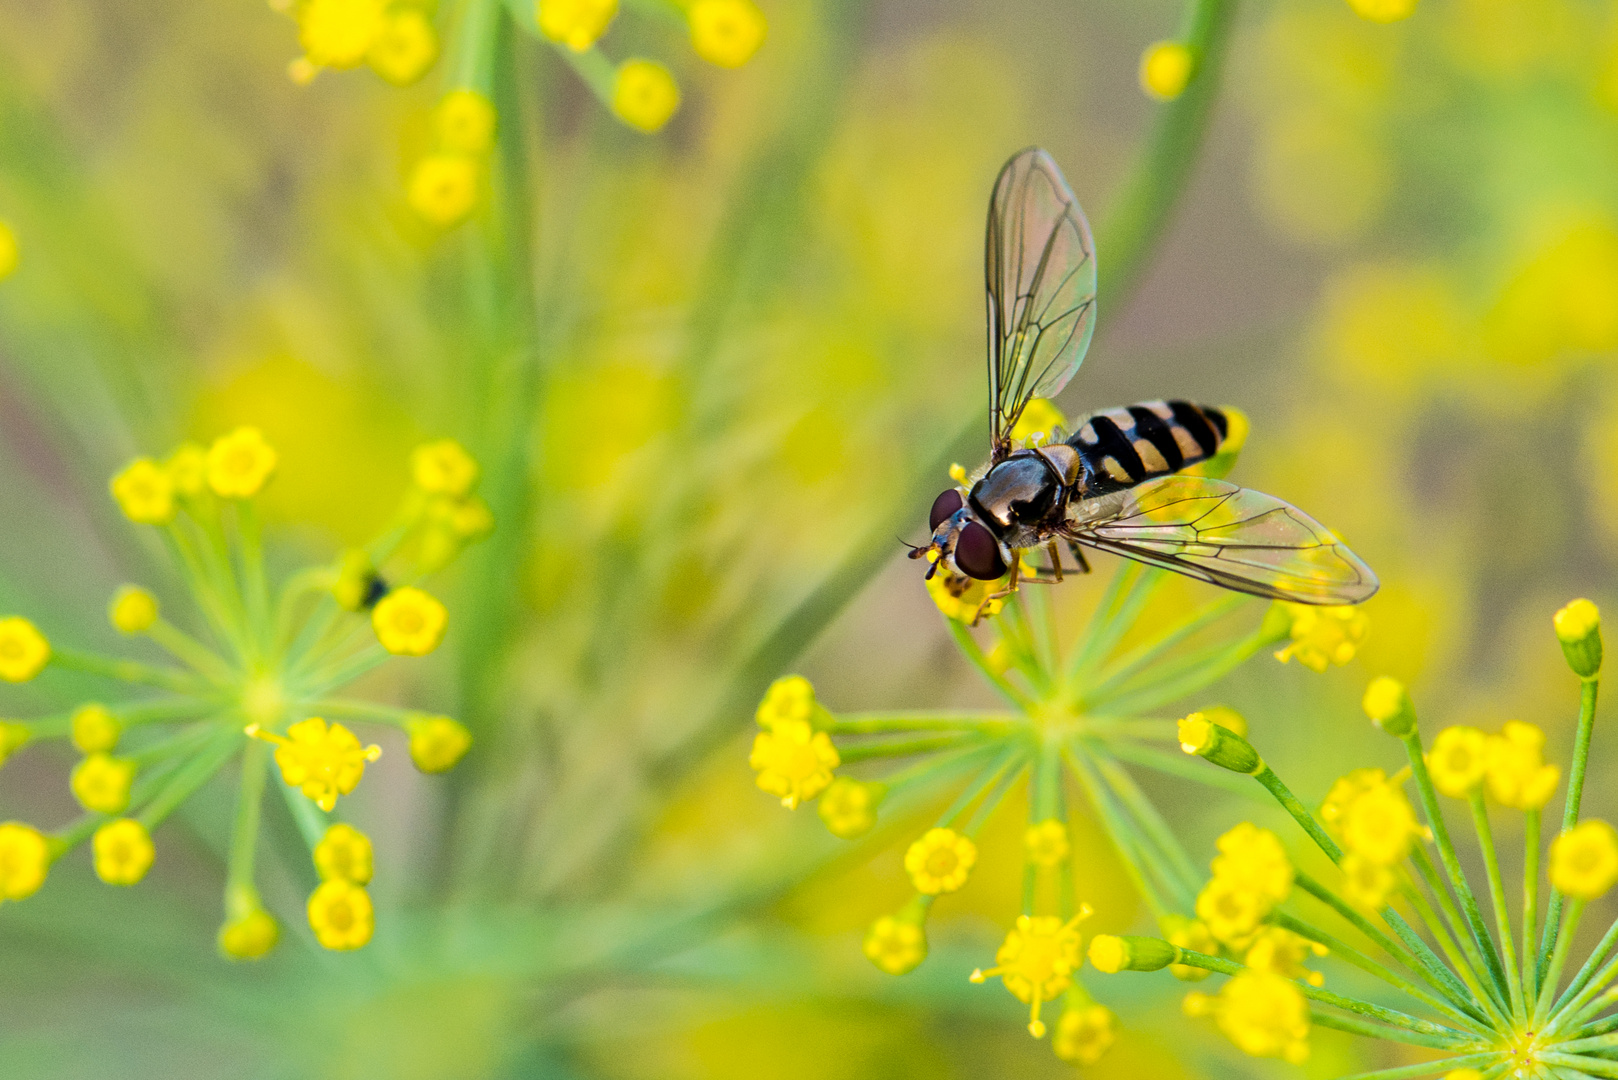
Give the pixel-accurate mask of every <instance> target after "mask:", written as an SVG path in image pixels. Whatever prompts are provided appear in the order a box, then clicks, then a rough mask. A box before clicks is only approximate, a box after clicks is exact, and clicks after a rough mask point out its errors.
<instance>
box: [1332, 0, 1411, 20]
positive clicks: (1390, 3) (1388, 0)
mask: <svg viewBox="0 0 1618 1080" xmlns="http://www.w3.org/2000/svg"><path fill="white" fill-rule="evenodd" d="M1416 2H1417V0H1348V6H1349V7H1350V8H1351V9H1352V10H1353V12H1354V14H1356V15H1358V16H1359V17H1360V18H1362V19H1364V20H1365V21H1366V22H1374V23H1391V22H1398V21H1399V20H1400V19H1408V18H1410V16H1411V15H1412V14H1413V13H1414V12H1415V10H1416Z"/></svg>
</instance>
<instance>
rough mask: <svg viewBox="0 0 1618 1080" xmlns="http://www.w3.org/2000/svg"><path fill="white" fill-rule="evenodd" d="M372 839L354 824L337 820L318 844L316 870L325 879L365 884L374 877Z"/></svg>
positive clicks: (327, 829) (321, 878)
mask: <svg viewBox="0 0 1618 1080" xmlns="http://www.w3.org/2000/svg"><path fill="white" fill-rule="evenodd" d="M372 862H373V859H372V853H371V839H370V837H368V836H366V835H365V834H364V833H362V832H360V831H359V830H358V829H356V828H354V826H352V825H345V824H343V823H342V822H340V821H339V822H336V823H335V824H333V825H330V826H327V828H326V835H325V836H323V837H321V838H320V843H318V844H316V845H315V869H316V870H317V871H319V873H320V880H321V881H347V882H351V883H353V884H355V885H364V884H365V883H366V882H368V881H370V880H371V869H372Z"/></svg>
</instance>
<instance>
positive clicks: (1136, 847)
mask: <svg viewBox="0 0 1618 1080" xmlns="http://www.w3.org/2000/svg"><path fill="white" fill-rule="evenodd" d="M1062 757H1063V760H1064V761H1066V762H1067V765H1068V768H1069V769H1070V770H1072V772H1073V775H1074V776H1076V777H1077V778H1078V781H1079V786H1080V787H1082V788H1083V789H1084V793H1085V795H1086V796H1087V797H1088V798H1089V800H1090V806H1091V807H1092V808H1093V809H1094V810H1095V812H1096V816H1097V817H1099V818H1100V819H1101V824H1102V827H1103V829H1104V830H1105V831H1106V833H1107V839H1109V840H1111V841H1112V846H1113V849H1114V850H1115V851H1117V852H1118V857H1119V860H1120V861H1121V862H1122V863H1123V865H1124V873H1125V874H1126V875H1127V876H1128V877H1129V882H1130V884H1131V885H1133V886H1134V887H1135V891H1136V892H1137V893H1139V894H1140V897H1141V899H1142V900H1143V901H1145V903H1146V907H1147V908H1148V909H1149V910H1150V911H1151V913H1152V918H1153V919H1155V920H1157V921H1158V922H1160V923H1161V922H1162V921H1163V919H1165V918H1166V917H1168V916H1169V915H1173V914H1184V913H1188V912H1190V911H1191V905H1190V903H1184V904H1182V906H1181V908H1180V910H1179V911H1176V910H1175V909H1173V908H1171V907H1170V906H1169V905H1168V904H1167V903H1165V902H1164V900H1163V897H1162V896H1161V894H1159V892H1158V890H1157V888H1156V886H1154V885H1153V884H1152V883H1151V882H1150V881H1149V880H1147V877H1146V871H1145V869H1144V867H1145V866H1146V865H1149V864H1150V860H1149V859H1147V858H1145V857H1144V849H1145V841H1144V839H1143V838H1141V837H1139V836H1137V835H1136V834H1135V832H1134V830H1133V828H1132V827H1131V826H1130V825H1129V824H1128V823H1127V822H1126V821H1125V820H1124V816H1123V814H1122V813H1121V812H1120V811H1119V810H1118V808H1117V807H1116V806H1114V805H1113V802H1112V800H1111V799H1110V798H1109V797H1108V796H1107V794H1106V792H1105V791H1104V790H1103V787H1102V783H1101V778H1100V777H1098V776H1097V775H1096V774H1095V771H1094V769H1092V768H1091V767H1090V763H1089V762H1088V761H1086V760H1084V758H1083V756H1082V755H1081V754H1079V753H1078V752H1077V751H1076V750H1075V749H1074V748H1073V747H1071V746H1068V747H1063V749H1062ZM1166 884H1167V883H1166Z"/></svg>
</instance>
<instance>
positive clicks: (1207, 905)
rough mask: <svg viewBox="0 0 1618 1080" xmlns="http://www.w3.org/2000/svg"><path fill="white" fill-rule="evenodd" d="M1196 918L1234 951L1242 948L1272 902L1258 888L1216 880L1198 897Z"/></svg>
mask: <svg viewBox="0 0 1618 1080" xmlns="http://www.w3.org/2000/svg"><path fill="white" fill-rule="evenodd" d="M1196 907H1197V919H1198V920H1199V921H1200V922H1201V923H1202V925H1203V926H1205V927H1207V930H1208V933H1209V935H1210V936H1212V937H1213V938H1214V940H1216V941H1219V942H1221V943H1223V944H1225V945H1229V946H1230V947H1231V948H1233V949H1240V948H1242V947H1244V946H1245V945H1246V944H1247V943H1248V942H1249V941H1251V940H1252V938H1253V933H1254V932H1255V931H1256V930H1257V929H1258V927H1259V924H1260V923H1261V922H1263V921H1264V917H1265V916H1266V915H1268V914H1269V913H1270V911H1271V909H1272V908H1274V907H1275V902H1274V901H1273V900H1271V899H1270V898H1269V897H1268V896H1266V895H1265V894H1264V893H1262V892H1259V891H1258V890H1257V889H1252V888H1248V887H1246V886H1244V885H1241V884H1239V883H1237V882H1234V881H1230V880H1228V879H1226V878H1220V877H1216V878H1214V879H1213V880H1211V881H1209V882H1208V884H1206V885H1204V886H1203V887H1202V891H1201V892H1199V893H1198V894H1197V905H1196Z"/></svg>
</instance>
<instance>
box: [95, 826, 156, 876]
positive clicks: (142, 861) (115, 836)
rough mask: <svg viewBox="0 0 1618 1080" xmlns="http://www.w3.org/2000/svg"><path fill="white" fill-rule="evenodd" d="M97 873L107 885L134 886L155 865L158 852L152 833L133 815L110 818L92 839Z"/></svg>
mask: <svg viewBox="0 0 1618 1080" xmlns="http://www.w3.org/2000/svg"><path fill="white" fill-rule="evenodd" d="M91 847H92V848H93V850H94V852H95V867H96V876H97V877H99V878H100V879H101V880H102V881H105V882H106V883H107V884H108V885H133V884H135V883H136V882H137V881H139V880H140V879H141V878H143V877H145V876H146V871H148V870H150V869H151V868H152V860H153V859H154V858H155V857H156V855H157V852H156V850H155V849H154V848H153V847H152V837H151V834H150V833H148V832H147V831H146V826H144V825H142V824H141V823H140V822H138V821H136V820H135V819H134V818H119V819H118V820H117V821H109V822H107V823H106V824H105V825H103V826H101V827H100V828H99V829H97V830H96V831H95V836H94V838H93V839H92V840H91Z"/></svg>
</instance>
